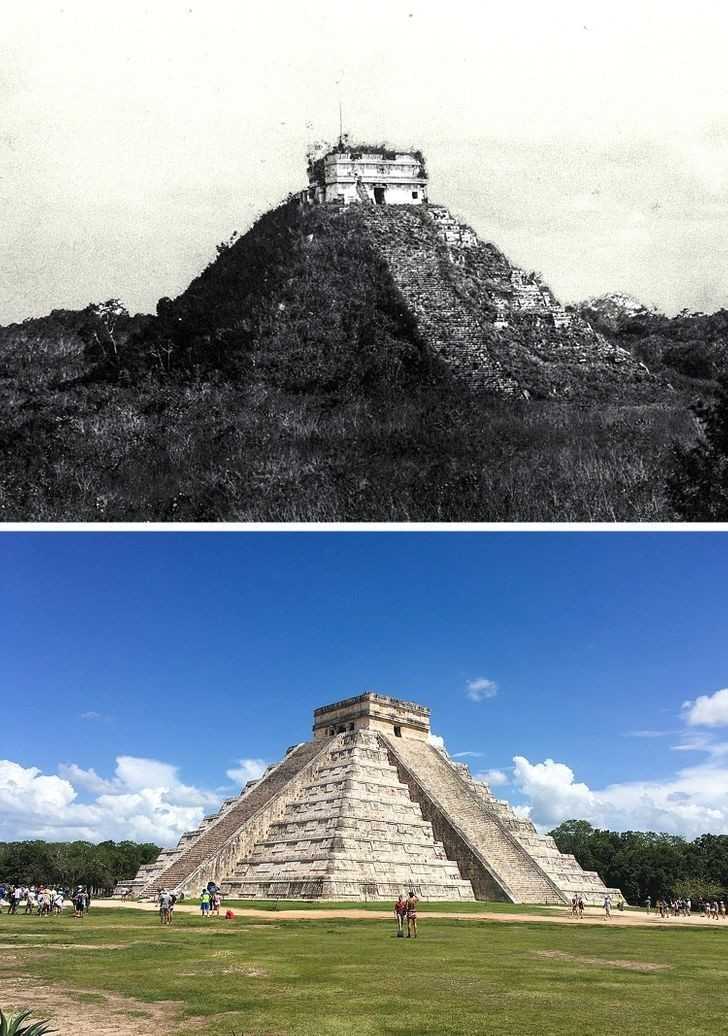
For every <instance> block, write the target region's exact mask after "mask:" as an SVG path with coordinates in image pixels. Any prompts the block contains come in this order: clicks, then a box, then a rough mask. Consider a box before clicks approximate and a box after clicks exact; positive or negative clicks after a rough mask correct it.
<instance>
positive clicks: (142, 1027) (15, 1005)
mask: <svg viewBox="0 0 728 1036" xmlns="http://www.w3.org/2000/svg"><path fill="white" fill-rule="evenodd" d="M0 1003H2V1005H3V1010H5V1011H8V1012H12V1011H24V1010H29V1009H32V1011H33V1014H32V1015H31V1016H30V1018H29V1019H28V1021H29V1022H33V1021H40V1020H41V1019H44V1018H45V1019H48V1020H49V1021H50V1022H51V1023H52V1026H53V1030H54V1031H55V1032H56V1033H57V1034H58V1036H149V1034H150V1033H154V1034H155V1036H174V1034H176V1033H179V1032H180V1018H179V1009H180V1007H181V1006H182V1004H180V1003H176V1002H172V1001H162V1002H160V1003H154V1004H148V1003H144V1002H143V1001H141V1000H134V999H133V998H132V997H126V996H119V995H118V994H117V993H99V992H98V991H97V990H88V991H84V990H81V989H73V990H69V989H64V988H61V987H60V986H54V985H51V984H50V983H49V982H46V981H45V979H44V980H43V981H42V982H39V981H38V979H36V978H22V977H19V976H15V975H13V976H9V975H0ZM187 1031H189V1030H187Z"/></svg>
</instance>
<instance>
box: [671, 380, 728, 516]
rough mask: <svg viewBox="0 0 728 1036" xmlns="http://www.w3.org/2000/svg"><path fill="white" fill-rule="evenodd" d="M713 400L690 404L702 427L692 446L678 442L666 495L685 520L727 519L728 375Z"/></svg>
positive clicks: (674, 450) (673, 454) (674, 449)
mask: <svg viewBox="0 0 728 1036" xmlns="http://www.w3.org/2000/svg"><path fill="white" fill-rule="evenodd" d="M719 386H720V387H719V391H718V394H717V397H716V400H715V402H714V403H712V404H706V403H703V402H700V403H696V404H695V405H694V406H693V408H692V409H693V412H694V414H695V416H696V417H697V419H698V421H699V423H700V425H701V430H702V435H701V438H700V441H699V442H698V443H697V444H696V445H695V446H685V445H683V444H681V443H677V444H676V445H675V446H674V448H673V453H672V457H673V470H672V472H671V474H670V476H669V478H668V496H669V499H670V502H671V504H672V506H673V507H674V508H675V510H676V512H677V514H678V516H679V517H680V518H683V519H685V520H686V521H711V522H719V521H726V519H728V376H723V377H722V378H721V380H720V383H719Z"/></svg>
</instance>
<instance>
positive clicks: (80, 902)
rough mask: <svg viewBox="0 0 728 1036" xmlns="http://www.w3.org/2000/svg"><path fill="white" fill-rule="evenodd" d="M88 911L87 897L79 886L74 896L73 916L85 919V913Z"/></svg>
mask: <svg viewBox="0 0 728 1036" xmlns="http://www.w3.org/2000/svg"><path fill="white" fill-rule="evenodd" d="M85 909H86V896H85V895H84V891H83V889H82V888H81V886H80V885H79V886H78V888H77V889H76V891H75V892H74V894H73V916H74V917H83V912H84V910H85Z"/></svg>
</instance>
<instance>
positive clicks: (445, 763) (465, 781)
mask: <svg viewBox="0 0 728 1036" xmlns="http://www.w3.org/2000/svg"><path fill="white" fill-rule="evenodd" d="M429 731H430V721H429V709H427V708H425V707H424V706H421V705H418V704H416V703H414V702H403V701H399V700H397V699H394V698H389V697H386V696H385V695H380V694H373V693H367V694H362V695H359V696H358V697H356V698H348V699H345V700H344V701H341V702H336V703H335V704H333V705H328V706H324V707H322V708H320V709H316V711H315V712H314V731H313V732H314V737H313V740H312V741H307V742H303V743H301V744H299V745H295V746H294V747H293V748H291V749H289V750H288V752H287V753H286V756H285V758H284V759H283V760H282V761H281V762H280V763H278V764H276V765H274V766H271V767H269V768H268V770H267V771H266V772H265V773H264V774H263V776H262V777H261V778H260V780H258V781H250V782H249V783H248V784H247V785H246V786H245V788H244V789H243V791H242V792H241V794H240V795H239V796H236V797H235V798H232V799H228V800H226V801H225V802H224V803H223V805H222V807H221V808H220V810H219V812H218V813H216V814H215V815H213V816H210V817H206V818H205V819H204V820H203V822H202V824H201V825H200V827H199V828H197V829H196V830H195V831H189V832H187V833H186V834H185V835H183V836H182V838H181V839H180V841H179V843H178V845H177V846H176V847H175V848H174V849H165V850H163V851H162V852H161V853H160V855H159V857H158V859H157V860H156V861H155V862H154V863H153V864H150V865H148V866H145V867H142V868H141V869H140V871H139V873H138V874H137V876H136V878H135V879H134V881H132V882H123V883H120V886H119V888H118V890H117V892H118V894H121V893H122V892H123V891H124V890H129V891H131V892H132V893H133V894H135V895H137V896H139V897H142V898H152V897H154V896H156V895H157V894H158V892H159V890H160V889H161V888H168V889H173V890H176V891H177V892H185V893H186V894H191V895H196V894H198V893H199V891H200V889H201V888H202V887H203V886H204V885H206V884H207V882H208V881H210V880H213V881H216V882H217V883H218V884H220V885H221V886H222V889H223V892H224V893H225V894H226V895H228V896H230V897H232V898H240V899H271V898H285V899H330V900H347V899H348V900H356V901H359V900H368V899H375V900H376V899H382V900H391V899H392V898H393V897H395V898H396V896H397V895H399V894H400V893H401V892H406V891H407V890H408V889H410V888H411V889H414V891H415V892H416V893H417V895H418V896H420V897H421V898H422V899H425V900H428V899H431V900H436V899H437V900H454V901H458V900H472V899H482V900H502V901H510V902H514V903H564V902H568V901H569V900H570V898H571V896H572V895H573V894H574V893H581V894H582V895H583V896H584V897H585V899H586V901H587V902H601V899H602V897H603V896H604V895H605V894H606V892H607V891H610V892H612V893H613V894H614V895H619V890H618V889H610V890H607V888H606V887H605V885H604V883H603V882H602V880H601V878H600V877H599V875H598V874H596V873H594V872H590V871H583V870H582V868H581V867H580V866H579V864H578V862H577V861H576V859H575V858H574V857H573V856H570V855H566V854H564V853H560V852H559V850H558V849H557V847H556V844H555V842H554V841H553V839H552V838H550V837H548V836H545V835H540V834H539V833H538V832H537V831H536V829H535V827H534V826H533V824H532V823H531V821H530V820H528V819H524V818H523V817H520V816H518V815H517V814H516V813H515V812H514V811H513V809H512V808H511V806H510V805H509V804H508V803H507V802H505V801H499V800H498V799H496V798H495V796H493V795H492V793H491V792H490V789H489V788H488V787H487V785H485V784H483V783H481V782H479V781H476V780H474V779H473V777H472V776H471V774H470V772H469V770H468V768H467V767H466V766H463V765H462V764H459V763H456V762H455V761H454V760H452V759H451V758H450V757H449V756H448V755H447V753H446V752H444V751H443V750H441V749H438V748H436V747H435V746H434V745H432V744H431V743H430V741H429Z"/></svg>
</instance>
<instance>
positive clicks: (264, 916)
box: [93, 899, 728, 932]
mask: <svg viewBox="0 0 728 1036" xmlns="http://www.w3.org/2000/svg"><path fill="white" fill-rule="evenodd" d="M440 905H441V904H439V903H438V904H437V906H438V909H437V910H436V911H435V910H432V911H431V912H429V911H428V909H427V904H420V912H421V914H423V915H425V917H427V918H432V919H433V920H434V919H435V918H442V919H443V920H445V919H449V920H454V921H503V922H507V923H509V924H511V923H512V922H514V921H515V922H519V921H521V922H527V923H528V924H533V923H534V922H535V923H543V924H574V925H585V924H590V925H607V926H610V927H616V926H622V925H626V926H628V927H635V926H649V927H654V926H655V925H659V926H665V927H670V928H672V927H674V926H676V925H677V926H680V927H689V928H693V927H701V926H708V927H710V928H715V929H723V930H725V931H726V932H728V920H724V921H710V920H708V919H707V918H705V917H701V916H699V915H696V914H693V915H691V916H690V917H668V918H661V917H660V916H659V914H657V913H655V912H652V913H650V914H647V913H643V912H638V911H635V910H625V911H624V912H622V911H619V910H614V911H612V916H611V918H609V919H607V918H606V917H605V916H604V911H603V910H601V909H600V908H598V907H587V908H586V910H585V911H584V917H583V919H579V918H578V917H572V914H571V910H570V909H569V908H568V907H548V908H545V907H542V908H540V912H539V913H531V912H525V913H524V912H521V910H519V911H518V912H516V911H513V912H511V911H508V912H504V911H502V910H482V911H477V912H476V911H472V910H469V911H467V912H464V911H461V910H460V911H459V910H441V909H439V907H440ZM93 906H94V909H95V908H96V907H113V908H117V907H122V908H125V909H130V910H157V906H156V904H155V903H140V902H133V903H128V902H127V903H122V902H121V901H120V900H117V899H97V900H94V904H93ZM228 907H230V909H231V910H233V911H234V912H235V916H236V917H254V918H257V919H258V920H260V921H276V920H279V921H317V920H325V919H334V918H339V919H341V920H343V919H344V918H347V919H349V920H352V921H375V920H389V919H390V918H391V917H392V911H391V910H386V909H381V910H379V909H372V908H371V906H367V908H366V909H364V908H363V907H334V908H332V909H330V910H327V909H326V908H325V907H316V908H315V909H307V908H306V907H300V908H299V907H296V908H295V909H293V908H290V907H285V908H282V909H275V908H273V907H268V908H266V909H261V908H255V907H248V906H240V905H239V904H238V903H237V902H226V903H225V904H224V906H223V907H222V908H221V909H222V911H223V912H224V911H225V909H227V908H228ZM522 909H524V908H522ZM525 910H526V911H528V908H525ZM175 911H177V912H180V911H181V912H183V913H187V914H199V912H200V908H199V906H197V905H195V904H192V903H178V904H177V906H176V907H175Z"/></svg>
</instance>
